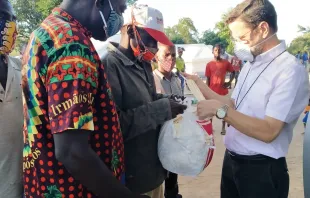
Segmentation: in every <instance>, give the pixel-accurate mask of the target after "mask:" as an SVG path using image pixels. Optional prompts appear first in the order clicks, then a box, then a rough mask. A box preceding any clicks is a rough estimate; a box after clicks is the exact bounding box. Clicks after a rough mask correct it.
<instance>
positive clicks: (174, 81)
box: [153, 43, 183, 198]
mask: <svg viewBox="0 0 310 198" xmlns="http://www.w3.org/2000/svg"><path fill="white" fill-rule="evenodd" d="M155 60H156V62H157V65H158V68H157V69H155V70H154V71H153V74H154V80H155V85H156V92H157V93H160V94H169V95H171V94H174V95H178V96H183V90H182V87H181V80H180V79H179V77H178V76H177V74H175V73H174V72H172V70H173V69H174V66H175V62H176V51H175V46H174V45H172V46H167V45H163V44H161V43H158V52H157V53H156V56H155ZM165 198H182V195H180V194H179V186H178V175H177V174H174V173H169V174H168V178H167V179H166V180H165Z"/></svg>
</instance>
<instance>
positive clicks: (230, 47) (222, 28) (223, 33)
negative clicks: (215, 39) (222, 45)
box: [215, 9, 234, 54]
mask: <svg viewBox="0 0 310 198" xmlns="http://www.w3.org/2000/svg"><path fill="white" fill-rule="evenodd" d="M230 10H231V9H229V10H228V11H227V12H226V13H224V14H223V15H222V19H221V21H219V22H218V23H216V25H215V30H216V31H217V32H218V36H219V38H220V39H221V40H223V41H225V42H226V51H227V52H228V53H229V54H233V52H234V43H233V41H232V39H231V35H230V30H229V28H228V25H227V24H226V23H225V20H226V17H227V14H228V13H229V12H230Z"/></svg>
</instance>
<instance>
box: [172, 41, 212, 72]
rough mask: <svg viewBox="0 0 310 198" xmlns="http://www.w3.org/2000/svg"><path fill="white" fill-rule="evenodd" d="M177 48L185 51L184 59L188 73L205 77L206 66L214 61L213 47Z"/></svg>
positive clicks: (186, 45) (202, 45) (193, 46)
mask: <svg viewBox="0 0 310 198" xmlns="http://www.w3.org/2000/svg"><path fill="white" fill-rule="evenodd" d="M176 46H177V47H183V48H184V49H185V52H184V53H183V59H184V61H185V65H186V72H187V73H189V74H198V75H199V76H200V77H204V75H205V69H206V65H207V63H208V62H210V61H211V60H212V59H213V54H212V46H211V45H205V44H183V45H176Z"/></svg>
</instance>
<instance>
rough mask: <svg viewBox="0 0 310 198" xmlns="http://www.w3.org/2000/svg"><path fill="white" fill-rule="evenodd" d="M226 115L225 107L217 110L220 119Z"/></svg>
mask: <svg viewBox="0 0 310 198" xmlns="http://www.w3.org/2000/svg"><path fill="white" fill-rule="evenodd" d="M225 116H226V111H225V110H224V109H219V110H218V111H217V117H219V118H220V119H223V118H225Z"/></svg>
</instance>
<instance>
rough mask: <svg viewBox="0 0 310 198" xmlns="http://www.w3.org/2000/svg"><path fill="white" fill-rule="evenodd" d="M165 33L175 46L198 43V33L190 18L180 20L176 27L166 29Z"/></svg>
mask: <svg viewBox="0 0 310 198" xmlns="http://www.w3.org/2000/svg"><path fill="white" fill-rule="evenodd" d="M165 32H166V34H167V36H168V37H169V38H170V40H171V41H172V42H174V43H176V44H192V43H198V39H199V38H198V31H197V29H196V27H195V25H194V22H193V20H192V19H190V18H181V19H180V20H179V23H178V24H177V25H174V26H172V27H168V28H166V29H165Z"/></svg>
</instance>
